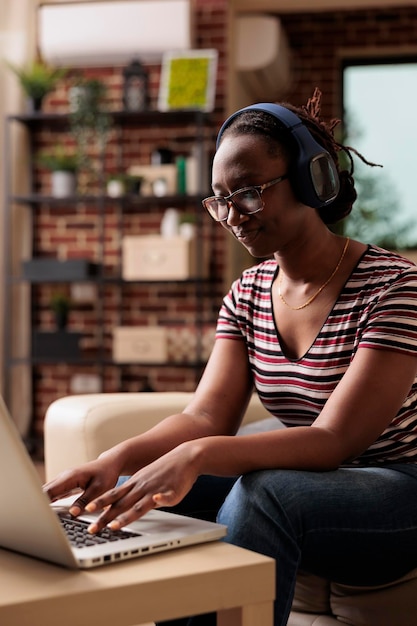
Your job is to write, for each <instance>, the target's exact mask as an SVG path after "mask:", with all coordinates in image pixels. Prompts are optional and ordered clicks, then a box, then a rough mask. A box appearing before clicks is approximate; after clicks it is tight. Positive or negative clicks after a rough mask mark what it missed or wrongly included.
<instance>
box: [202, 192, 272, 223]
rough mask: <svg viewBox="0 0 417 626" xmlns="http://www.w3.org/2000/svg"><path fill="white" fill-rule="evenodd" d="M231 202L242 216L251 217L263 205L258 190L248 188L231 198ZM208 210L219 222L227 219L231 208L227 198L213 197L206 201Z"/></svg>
mask: <svg viewBox="0 0 417 626" xmlns="http://www.w3.org/2000/svg"><path fill="white" fill-rule="evenodd" d="M229 202H232V203H233V205H234V206H235V207H236V209H237V211H239V213H240V214H241V215H249V214H251V213H256V212H257V211H259V210H260V209H261V208H262V206H263V204H262V198H261V196H260V194H259V192H258V190H257V189H255V188H253V187H248V188H247V189H241V190H239V191H236V192H235V193H233V194H232V195H231V196H229ZM205 206H206V208H207V209H208V210H209V211H210V213H211V214H212V215H213V217H214V218H215V219H217V220H219V221H223V220H225V219H227V217H228V214H229V206H228V201H227V200H226V198H221V197H212V198H207V200H206V201H205Z"/></svg>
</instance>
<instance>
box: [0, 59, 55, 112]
mask: <svg viewBox="0 0 417 626" xmlns="http://www.w3.org/2000/svg"><path fill="white" fill-rule="evenodd" d="M8 66H9V68H10V69H11V70H12V72H14V73H15V74H16V76H17V78H18V79H19V82H20V85H21V87H22V89H23V91H24V92H25V94H26V95H27V97H28V102H29V104H30V107H31V109H32V110H34V111H40V109H41V108H42V101H43V99H44V97H45V96H46V95H47V94H48V93H50V92H51V91H53V90H54V89H55V86H56V84H57V82H58V81H59V80H60V79H61V78H63V77H64V76H65V75H66V73H67V69H65V68H62V67H61V68H56V67H51V66H50V65H47V64H46V63H44V62H43V61H40V60H38V61H34V62H33V63H32V64H30V65H27V66H24V67H18V66H16V65H13V64H12V63H8Z"/></svg>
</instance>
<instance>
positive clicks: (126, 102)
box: [123, 59, 148, 111]
mask: <svg viewBox="0 0 417 626" xmlns="http://www.w3.org/2000/svg"><path fill="white" fill-rule="evenodd" d="M123 76H124V85H123V106H124V108H125V110H126V111H145V110H146V109H147V108H148V74H147V72H146V71H145V69H144V67H143V65H142V64H141V63H140V62H139V61H138V60H137V59H134V60H133V61H132V63H130V65H128V66H127V67H126V68H125V69H124V71H123Z"/></svg>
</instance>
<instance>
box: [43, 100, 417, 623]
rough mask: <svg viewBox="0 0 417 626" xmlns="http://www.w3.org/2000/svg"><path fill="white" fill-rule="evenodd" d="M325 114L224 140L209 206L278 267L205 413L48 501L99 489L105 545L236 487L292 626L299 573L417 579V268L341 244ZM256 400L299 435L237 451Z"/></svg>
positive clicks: (313, 103) (96, 466)
mask: <svg viewBox="0 0 417 626" xmlns="http://www.w3.org/2000/svg"><path fill="white" fill-rule="evenodd" d="M320 98H321V94H320V92H319V91H318V90H316V92H315V94H314V96H313V98H312V99H311V100H310V101H309V102H308V103H307V106H306V107H303V108H300V109H296V108H295V107H292V106H290V105H285V106H277V105H269V104H266V105H254V106H252V107H248V108H247V109H244V110H242V111H239V112H237V113H236V114H235V115H233V116H231V117H230V118H229V119H228V120H226V122H225V124H224V125H223V127H222V129H221V131H220V133H219V138H218V148H217V152H216V155H215V158H214V162H213V179H212V186H213V192H214V196H212V197H210V198H206V199H205V200H204V201H203V205H204V206H205V207H206V209H207V210H208V211H209V212H210V213H211V215H212V216H213V217H214V219H216V220H218V221H220V223H221V224H222V226H223V227H224V228H226V229H227V230H228V231H229V232H230V233H231V234H232V236H234V237H236V238H237V239H238V241H240V242H241V243H242V245H244V246H245V248H247V250H248V251H249V252H250V253H251V254H252V255H253V256H254V257H257V258H264V259H267V260H265V261H263V262H261V263H259V264H257V265H255V266H254V267H253V268H250V269H249V270H246V271H245V272H244V273H243V275H242V277H241V278H240V279H239V280H237V281H236V282H235V283H234V284H233V285H232V288H231V290H230V292H229V294H228V295H227V296H226V297H225V299H224V303H223V306H222V308H221V311H220V315H219V320H218V329H217V339H216V343H215V346H214V349H213V352H212V355H211V357H210V360H209V362H208V364H207V367H206V370H205V372H204V375H203V377H202V379H201V382H200V383H199V385H198V388H197V390H196V392H195V395H194V396H193V399H192V401H191V402H190V404H189V405H188V406H187V407H186V408H185V409H184V412H183V413H181V414H178V415H172V416H170V417H168V418H166V419H165V420H164V421H163V422H161V423H160V424H159V425H157V426H156V427H155V428H153V429H152V430H151V431H149V432H147V433H145V434H144V435H141V436H139V437H136V438H133V439H130V440H128V441H125V442H123V443H121V444H119V445H117V446H115V447H114V448H112V449H110V450H108V451H107V452H105V453H104V454H102V455H101V456H100V457H99V458H98V459H97V460H96V461H93V462H91V463H89V464H87V465H85V466H83V467H81V468H78V469H75V470H72V471H69V472H66V473H64V474H63V475H61V476H60V477H58V478H57V479H56V480H54V481H52V482H51V483H49V484H48V485H46V491H47V493H48V494H49V496H50V497H51V498H52V499H54V498H57V497H60V496H63V495H64V494H65V493H67V492H68V491H70V490H71V489H73V488H74V487H81V488H82V489H83V490H84V491H83V494H82V495H81V497H80V498H79V499H78V500H77V501H76V503H75V504H74V505H73V507H72V510H71V511H72V513H73V514H75V515H76V514H79V513H80V512H81V511H82V510H83V509H84V508H85V509H87V510H88V511H96V510H103V512H102V513H101V516H100V518H99V521H98V522H97V523H96V524H93V525H92V527H91V532H96V531H97V530H99V529H101V528H102V527H103V526H104V525H106V524H109V525H110V527H111V528H115V529H117V528H119V527H120V526H122V525H125V524H127V523H129V522H131V521H133V520H135V519H137V518H138V517H140V516H141V515H143V514H144V513H145V512H146V511H148V510H149V509H151V508H154V507H159V506H167V507H171V506H174V505H178V504H179V503H180V502H181V501H183V499H184V498H185V496H187V494H188V493H189V492H190V490H191V488H192V487H193V485H194V484H195V483H196V481H197V479H198V478H199V477H201V476H203V475H211V476H217V477H225V482H226V484H227V488H230V487H231V485H233V487H232V489H231V491H230V493H229V495H228V496H227V498H226V500H225V502H224V504H223V506H222V508H221V511H220V513H219V516H218V519H219V521H220V522H221V523H225V524H227V526H228V535H227V541H229V542H231V543H234V544H236V545H240V546H243V547H247V548H249V549H252V550H255V551H258V552H261V553H263V554H266V555H269V556H272V557H275V558H277V559H278V563H279V567H278V568H277V600H276V605H275V625H276V626H277V625H283V624H286V623H287V619H288V614H289V612H290V609H291V603H292V598H293V593H294V584H295V579H296V575H297V571H298V570H299V569H304V570H307V571H309V572H312V573H315V574H318V575H322V576H325V577H327V578H329V579H332V580H338V581H340V582H344V583H349V582H352V583H355V584H361V583H363V584H378V583H383V582H385V581H388V580H391V579H395V578H397V577H399V576H401V575H403V574H405V573H406V572H407V571H408V570H411V569H412V568H414V567H416V565H417V466H416V461H417V429H416V424H417V393H416V392H417V386H416V372H417V352H416V350H417V314H416V310H417V268H416V267H415V266H414V265H413V264H412V263H411V262H409V261H407V260H405V259H403V258H401V257H399V256H397V255H395V254H392V253H390V252H387V251H384V250H382V249H380V248H377V247H375V246H372V245H369V246H368V245H365V244H363V243H360V242H358V241H349V239H347V238H345V237H342V236H339V235H336V234H334V233H333V232H332V231H331V230H330V229H329V227H328V224H331V223H334V222H337V221H338V220H340V219H341V218H343V217H345V216H346V215H348V214H349V212H350V210H351V208H352V205H353V202H354V200H355V198H356V193H355V189H354V182H353V178H352V176H351V172H348V171H347V170H342V171H341V169H340V166H339V163H338V153H339V152H340V151H341V150H343V151H344V152H345V153H346V154H347V155H348V156H349V157H350V152H351V151H352V149H350V148H342V146H340V145H339V144H337V143H336V141H335V140H334V138H333V129H334V126H335V123H332V124H330V125H327V124H325V123H324V122H323V121H322V120H321V119H320V117H319V113H320ZM350 160H351V159H350ZM253 388H255V389H256V391H257V393H258V394H259V396H260V398H261V400H262V401H263V403H264V405H265V406H266V408H267V409H268V410H269V411H270V412H271V413H272V414H273V415H276V416H277V417H279V418H280V419H281V420H282V421H283V422H284V424H285V425H286V426H287V428H283V429H279V430H275V431H271V432H266V433H258V434H251V435H247V436H243V437H233V435H234V434H235V433H236V431H237V429H238V427H239V424H240V422H241V419H242V416H243V414H244V412H245V408H246V406H247V403H248V401H249V398H250V395H251V393H252V392H253ZM121 474H129V475H131V477H130V478H129V479H128V480H127V482H125V483H124V484H123V485H121V486H119V487H116V488H113V487H114V485H115V484H116V482H117V480H118V477H119V475H121ZM227 477H230V479H227ZM236 477H239V478H238V479H237V480H236ZM197 486H198V483H197V484H196V485H195V488H194V490H193V491H195V489H196V488H197ZM217 495H218V494H217ZM188 499H189V496H188V498H186V499H185V500H184V502H187V501H188ZM104 507H106V508H104Z"/></svg>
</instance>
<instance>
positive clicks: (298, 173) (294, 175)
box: [216, 102, 340, 209]
mask: <svg viewBox="0 0 417 626" xmlns="http://www.w3.org/2000/svg"><path fill="white" fill-rule="evenodd" d="M245 111H262V112H264V113H268V114H269V115H272V116H273V117H274V118H275V119H277V120H278V121H279V122H280V123H281V124H282V126H284V127H285V128H287V129H288V130H289V131H290V133H291V136H292V137H293V138H294V141H295V143H296V145H297V152H298V154H297V160H296V164H295V167H294V170H293V171H292V172H291V173H290V180H291V182H292V184H293V189H294V193H295V194H296V195H297V197H298V198H299V199H300V200H301V202H303V203H304V204H307V205H308V206H311V207H313V208H317V209H318V208H321V207H323V206H326V205H328V204H330V203H331V202H333V201H334V200H335V199H336V197H337V194H338V193H339V189H340V183H339V174H338V171H337V167H336V164H335V162H334V160H333V159H332V157H331V155H330V154H329V152H328V151H327V150H325V149H324V148H323V147H322V146H321V145H320V144H319V143H317V141H316V140H315V139H314V137H313V136H312V134H311V133H310V131H309V130H308V128H307V127H306V126H305V125H304V124H303V122H302V120H301V119H300V118H299V117H298V116H297V115H296V114H295V113H293V112H292V111H290V110H289V109H287V108H286V107H284V106H282V105H280V104H274V103H271V102H262V103H258V104H253V105H250V106H247V107H244V108H243V109H240V110H239V111H236V112H235V113H233V114H232V115H231V116H230V117H228V118H227V120H226V121H225V122H224V123H223V125H222V126H221V128H220V131H219V133H218V135H217V142H216V149H217V148H218V147H219V145H220V142H221V139H222V136H223V133H224V131H225V130H226V128H228V126H230V124H231V122H232V121H233V120H234V119H235V118H236V117H238V116H239V115H240V114H241V113H244V112H245Z"/></svg>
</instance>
